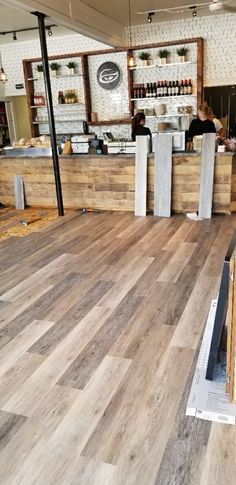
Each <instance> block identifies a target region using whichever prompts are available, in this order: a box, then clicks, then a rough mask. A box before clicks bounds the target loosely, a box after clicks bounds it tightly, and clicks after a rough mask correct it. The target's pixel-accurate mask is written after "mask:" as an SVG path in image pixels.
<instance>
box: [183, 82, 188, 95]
mask: <svg viewBox="0 0 236 485" xmlns="http://www.w3.org/2000/svg"><path fill="white" fill-rule="evenodd" d="M184 94H185V95H186V94H188V81H187V79H185V81H184Z"/></svg>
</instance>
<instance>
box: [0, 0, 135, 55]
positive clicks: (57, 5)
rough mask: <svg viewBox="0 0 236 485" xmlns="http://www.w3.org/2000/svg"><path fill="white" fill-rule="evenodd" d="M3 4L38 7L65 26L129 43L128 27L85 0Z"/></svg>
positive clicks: (19, 0) (30, 0)
mask: <svg viewBox="0 0 236 485" xmlns="http://www.w3.org/2000/svg"><path fill="white" fill-rule="evenodd" d="M1 3H2V4H5V5H7V6H8V7H9V6H12V7H15V8H17V9H20V10H24V11H25V12H28V13H31V12H34V11H38V12H41V13H44V14H45V15H46V16H49V17H50V19H51V20H52V21H53V22H54V23H56V24H58V25H60V26H63V27H66V28H68V29H71V30H73V31H74V32H78V33H79V34H82V35H85V36H86V37H91V38H92V39H95V40H98V41H99V42H103V43H105V44H107V45H110V46H112V47H123V46H125V45H126V40H125V28H124V26H123V25H121V24H120V23H118V22H116V21H114V20H112V19H111V18H109V17H107V16H106V15H104V14H102V13H100V12H99V11H98V10H96V9H94V8H92V7H90V6H89V5H86V4H85V3H83V2H82V1H81V0H51V1H50V5H49V2H48V0H7V1H6V0H3V1H1Z"/></svg>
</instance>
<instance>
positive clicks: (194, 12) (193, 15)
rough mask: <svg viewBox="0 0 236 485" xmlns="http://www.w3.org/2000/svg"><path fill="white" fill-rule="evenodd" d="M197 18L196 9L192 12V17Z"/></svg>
mask: <svg viewBox="0 0 236 485" xmlns="http://www.w3.org/2000/svg"><path fill="white" fill-rule="evenodd" d="M196 16H197V10H196V9H195V10H193V12H192V17H196Z"/></svg>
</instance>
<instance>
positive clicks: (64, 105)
mask: <svg viewBox="0 0 236 485" xmlns="http://www.w3.org/2000/svg"><path fill="white" fill-rule="evenodd" d="M68 106H70V108H71V106H84V103H65V104H54V105H53V107H54V108H58V107H62V108H64V107H68ZM30 107H31V108H32V109H35V108H37V109H38V108H47V105H46V104H44V105H39V106H34V105H33V106H30Z"/></svg>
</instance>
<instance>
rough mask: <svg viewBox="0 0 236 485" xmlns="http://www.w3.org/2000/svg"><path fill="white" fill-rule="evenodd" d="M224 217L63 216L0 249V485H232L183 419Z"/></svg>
mask: <svg viewBox="0 0 236 485" xmlns="http://www.w3.org/2000/svg"><path fill="white" fill-rule="evenodd" d="M235 228H236V217H235V216H217V217H213V219H212V220H205V221H199V222H194V221H191V220H188V219H187V218H186V217H184V216H182V215H176V216H174V217H172V218H168V219H161V218H154V217H153V216H148V217H144V218H140V217H134V216H133V215H132V214H128V213H111V212H106V213H99V214H96V213H87V214H81V213H79V212H75V213H73V214H69V215H67V216H65V217H64V218H59V219H58V220H57V221H55V222H53V223H51V225H50V226H48V227H47V228H45V229H44V230H41V231H39V232H34V233H32V234H30V235H28V236H26V237H25V238H12V239H9V240H4V241H2V242H1V243H0V268H1V280H0V483H1V484H4V485H21V484H22V485H55V484H60V485H62V484H63V485H72V484H73V485H221V484H222V483H227V485H235V483H236V451H235V450H236V428H235V427H233V426H226V425H221V424H211V423H210V422H206V421H201V420H198V419H195V418H192V417H186V416H185V410H186V403H187V399H188V395H189V391H190V387H191V382H192V377H193V374H194V369H195V365H196V360H197V356H198V352H199V346H200V342H201V337H202V332H203V329H204V325H205V322H206V317H207V314H208V310H209V306H210V302H211V299H212V298H215V297H216V295H217V292H218V289H219V280H220V275H221V270H222V264H223V259H224V256H225V253H226V250H227V247H228V244H229V241H230V238H231V235H232V233H233V230H234V229H235Z"/></svg>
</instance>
